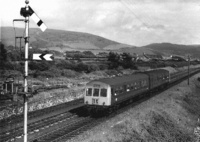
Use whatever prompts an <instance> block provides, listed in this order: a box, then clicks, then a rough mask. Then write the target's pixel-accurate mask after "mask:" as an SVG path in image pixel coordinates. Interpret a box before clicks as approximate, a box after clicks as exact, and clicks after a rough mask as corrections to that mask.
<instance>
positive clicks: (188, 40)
mask: <svg viewBox="0 0 200 142" xmlns="http://www.w3.org/2000/svg"><path fill="white" fill-rule="evenodd" d="M0 1H1V6H0V13H1V15H0V17H1V22H0V23H1V26H12V20H13V19H18V18H23V17H21V16H20V13H19V12H20V8H21V7H24V6H25V0H13V1H11V0H10V1H9V0H8V1H7V0H4V1H3V0H0ZM29 4H30V6H31V7H32V9H33V10H34V11H35V12H36V13H37V14H38V16H39V17H40V18H41V19H42V20H43V21H44V23H45V24H46V25H47V27H48V28H50V29H62V30H69V31H79V32H87V33H92V34H95V35H99V36H102V37H105V38H108V39H111V40H115V41H118V42H122V43H127V44H131V45H136V46H142V45H147V44H150V43H161V42H171V43H177V44H200V1H199V0H30V3H29ZM16 26H22V25H20V24H19V23H17V24H16ZM30 27H36V26H35V23H34V22H33V21H31V22H30Z"/></svg>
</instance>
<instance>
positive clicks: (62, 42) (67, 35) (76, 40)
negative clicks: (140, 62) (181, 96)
mask: <svg viewBox="0 0 200 142" xmlns="http://www.w3.org/2000/svg"><path fill="white" fill-rule="evenodd" d="M15 33H16V36H23V35H24V29H23V28H15V30H14V29H13V27H1V38H2V39H1V41H2V43H3V44H5V45H6V46H9V45H12V46H14V45H15ZM22 45H24V40H22ZM17 46H19V39H18V40H17ZM30 46H31V47H33V48H40V49H42V50H55V51H59V52H65V51H72V50H79V51H84V50H91V51H94V52H100V51H107V52H109V51H113V52H127V53H135V54H139V55H141V54H143V53H146V54H167V55H174V54H175V55H181V56H187V55H188V54H189V55H191V56H193V57H194V58H198V57H200V45H179V44H171V43H153V44H149V45H146V46H142V47H136V46H133V45H128V44H123V43H119V42H116V41H112V40H109V39H106V38H103V37H100V36H97V35H93V34H89V33H81V32H74V31H64V30H55V29H47V30H46V31H45V32H44V33H43V32H41V31H40V29H38V28H30Z"/></svg>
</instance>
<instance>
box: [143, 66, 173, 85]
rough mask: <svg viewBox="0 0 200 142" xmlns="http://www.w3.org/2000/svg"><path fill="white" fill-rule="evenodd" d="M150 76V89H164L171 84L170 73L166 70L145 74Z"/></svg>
mask: <svg viewBox="0 0 200 142" xmlns="http://www.w3.org/2000/svg"><path fill="white" fill-rule="evenodd" d="M145 73H146V74H148V76H149V89H154V88H157V87H162V86H164V85H167V84H168V83H169V80H170V78H169V76H170V74H169V71H167V70H165V69H158V70H151V71H147V72H145Z"/></svg>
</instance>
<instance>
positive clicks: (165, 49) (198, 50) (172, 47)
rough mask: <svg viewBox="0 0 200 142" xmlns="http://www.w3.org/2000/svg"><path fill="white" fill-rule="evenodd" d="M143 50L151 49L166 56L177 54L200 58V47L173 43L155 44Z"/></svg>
mask: <svg viewBox="0 0 200 142" xmlns="http://www.w3.org/2000/svg"><path fill="white" fill-rule="evenodd" d="M143 48H146V49H151V50H152V51H158V52H161V53H165V54H169V55H171V54H176V55H180V56H185V57H186V56H187V55H191V56H193V57H194V58H199V57H200V45H178V44H171V43H154V44H149V45H147V46H143Z"/></svg>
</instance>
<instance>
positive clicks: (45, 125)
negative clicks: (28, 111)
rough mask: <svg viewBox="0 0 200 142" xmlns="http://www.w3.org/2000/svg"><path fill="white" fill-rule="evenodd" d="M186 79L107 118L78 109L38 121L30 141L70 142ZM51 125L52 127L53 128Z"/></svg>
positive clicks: (157, 91) (156, 91)
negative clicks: (90, 114) (68, 113)
mask: <svg viewBox="0 0 200 142" xmlns="http://www.w3.org/2000/svg"><path fill="white" fill-rule="evenodd" d="M198 72H199V71H197V72H194V73H192V74H191V76H192V75H194V74H196V73H198ZM186 78H187V77H184V78H182V79H180V80H178V81H175V82H173V83H172V84H170V85H169V86H168V87H166V88H164V89H162V90H154V92H153V93H152V92H150V93H148V95H147V96H145V95H144V97H142V98H140V97H138V98H134V102H133V103H131V104H129V105H125V106H123V107H122V108H120V109H119V110H117V113H111V114H110V115H108V116H106V117H102V118H92V117H90V116H88V115H86V114H85V115H83V113H84V111H83V110H82V109H81V108H77V110H76V111H75V112H76V113H77V114H79V115H76V113H75V114H72V115H71V116H72V117H67V115H66V117H64V116H62V114H60V115H59V116H57V117H54V118H47V119H45V120H43V121H37V122H36V123H33V124H31V125H30V126H28V129H29V131H28V132H29V141H31V142H34V140H36V139H37V141H38V142H62V141H66V140H69V139H71V138H73V137H74V136H76V135H78V134H80V133H81V132H83V131H85V130H87V129H89V128H91V127H94V126H95V125H97V124H99V123H101V122H103V121H105V120H107V119H109V118H111V117H114V116H115V115H116V114H118V113H121V112H123V111H126V110H127V109H129V108H130V107H134V106H136V105H137V104H140V103H142V102H144V101H146V100H148V99H150V98H151V97H154V96H155V95H157V94H159V93H161V92H163V91H165V90H167V89H168V88H170V87H172V86H173V85H176V84H178V83H180V82H181V81H183V80H184V79H186ZM80 114H81V115H80ZM72 118H73V119H72ZM54 122H55V125H54ZM57 122H60V123H59V124H58V123H57ZM56 123H57V124H56ZM49 125H51V127H50V126H49ZM58 125H59V126H58ZM41 129H43V130H44V129H48V132H47V131H43V130H41ZM34 131H38V132H39V133H37V134H34V135H31V133H32V132H34ZM0 136H2V137H3V138H5V139H4V140H6V141H12V140H13V137H12V138H11V137H6V133H4V134H3V133H2V135H0ZM16 137H17V134H16ZM20 137H21V138H19V139H18V140H17V141H16V142H18V141H22V138H23V136H22V135H20Z"/></svg>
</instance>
